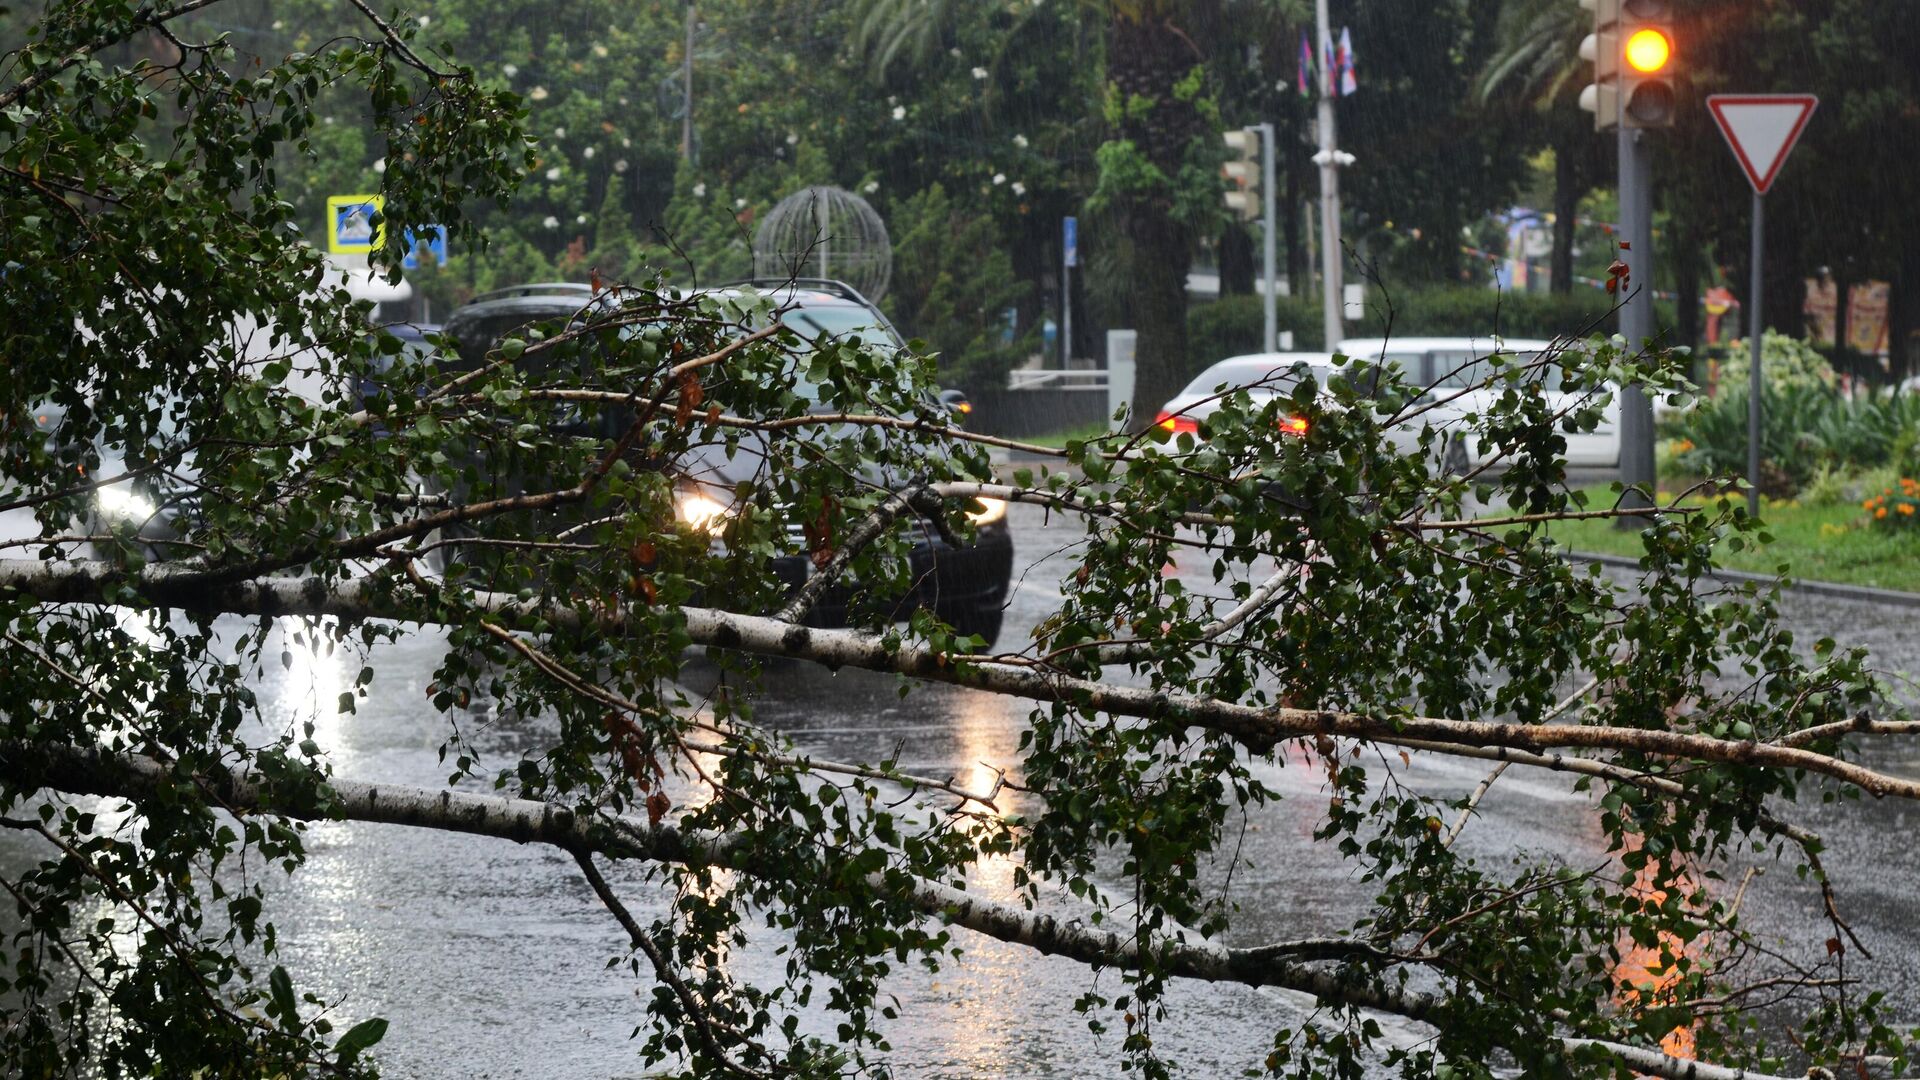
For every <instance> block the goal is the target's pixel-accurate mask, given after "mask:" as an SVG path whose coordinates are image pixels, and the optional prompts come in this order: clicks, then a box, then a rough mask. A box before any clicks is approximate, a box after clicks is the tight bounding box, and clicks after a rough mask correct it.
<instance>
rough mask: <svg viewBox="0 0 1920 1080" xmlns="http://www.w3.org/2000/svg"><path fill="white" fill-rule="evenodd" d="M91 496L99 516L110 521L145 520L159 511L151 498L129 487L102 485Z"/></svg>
mask: <svg viewBox="0 0 1920 1080" xmlns="http://www.w3.org/2000/svg"><path fill="white" fill-rule="evenodd" d="M93 497H94V505H96V506H98V507H99V508H100V514H101V516H102V517H105V518H107V519H108V520H110V521H135V522H138V521H146V520H147V519H148V518H151V517H152V516H153V515H154V514H156V513H158V512H159V507H157V506H155V505H153V500H152V499H149V498H147V497H146V496H145V495H141V494H140V493H138V492H136V491H134V490H133V489H132V488H130V487H104V488H101V489H100V490H99V491H97V492H95V493H94V496H93Z"/></svg>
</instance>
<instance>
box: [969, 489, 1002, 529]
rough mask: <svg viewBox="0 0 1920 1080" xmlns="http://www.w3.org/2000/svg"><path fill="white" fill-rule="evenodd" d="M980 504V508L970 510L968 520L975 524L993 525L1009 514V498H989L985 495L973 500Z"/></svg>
mask: <svg viewBox="0 0 1920 1080" xmlns="http://www.w3.org/2000/svg"><path fill="white" fill-rule="evenodd" d="M973 501H974V502H976V503H979V504H980V509H978V510H968V511H967V520H968V521H971V522H973V523H974V524H975V525H991V524H993V523H994V522H996V521H999V520H1000V519H1001V518H1003V517H1006V516H1007V500H1005V499H989V498H986V497H984V496H982V497H980V498H976V499H974V500H973Z"/></svg>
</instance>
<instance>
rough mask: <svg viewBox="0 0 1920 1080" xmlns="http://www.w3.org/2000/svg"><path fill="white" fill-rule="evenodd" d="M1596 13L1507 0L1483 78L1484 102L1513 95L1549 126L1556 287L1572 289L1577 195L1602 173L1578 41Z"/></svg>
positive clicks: (1570, 3) (1551, 0)
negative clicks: (1584, 96) (1585, 107)
mask: <svg viewBox="0 0 1920 1080" xmlns="http://www.w3.org/2000/svg"><path fill="white" fill-rule="evenodd" d="M1590 29H1591V17H1590V16H1588V15H1587V13H1586V12H1584V11H1583V10H1581V8H1580V6H1579V4H1578V3H1577V2H1576V0H1508V2H1507V6H1506V7H1505V8H1504V9H1503V10H1502V11H1501V13H1500V21H1499V26H1498V34H1499V40H1500V47H1499V49H1498V51H1497V52H1496V53H1495V54H1494V55H1493V57H1492V58H1491V59H1490V60H1489V61H1488V62H1487V67H1486V70H1485V72H1483V73H1482V75H1481V77H1480V87H1479V89H1480V101H1481V103H1482V104H1488V103H1491V102H1493V101H1494V100H1495V98H1497V97H1499V96H1501V95H1503V94H1512V95H1516V96H1517V97H1518V99H1519V100H1521V101H1523V102H1525V103H1526V104H1527V105H1528V106H1529V107H1530V108H1532V109H1533V110H1534V111H1535V112H1536V113H1538V114H1539V115H1540V117H1541V119H1542V121H1543V122H1544V124H1545V127H1546V136H1547V145H1549V146H1550V147H1552V148H1553V163H1554V170H1553V263H1552V269H1551V274H1550V277H1551V279H1552V284H1553V291H1554V292H1558V293H1564V292H1569V291H1571V290H1572V288H1573V227H1574V221H1575V217H1576V215H1577V214H1578V213H1579V209H1580V200H1581V198H1582V197H1584V196H1585V195H1586V193H1587V192H1588V191H1589V190H1591V189H1592V188H1593V187H1594V186H1595V184H1596V183H1597V182H1599V181H1600V180H1601V179H1602V178H1603V177H1602V172H1603V170H1604V168H1605V155H1604V153H1603V150H1604V147H1603V140H1601V139H1600V138H1598V137H1597V136H1596V135H1595V134H1594V131H1593V120H1592V118H1591V117H1589V116H1588V115H1587V114H1586V113H1585V112H1582V111H1581V109H1580V89H1581V87H1582V85H1584V82H1585V79H1584V75H1585V74H1586V66H1587V65H1586V61H1584V60H1581V59H1580V40H1581V39H1582V38H1583V37H1585V36H1586V34H1587V32H1588V30H1590Z"/></svg>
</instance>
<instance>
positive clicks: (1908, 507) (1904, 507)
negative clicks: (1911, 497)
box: [1900, 503, 1913, 517]
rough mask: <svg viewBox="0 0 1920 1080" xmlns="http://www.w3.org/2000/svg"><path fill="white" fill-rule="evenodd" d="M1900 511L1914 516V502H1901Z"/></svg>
mask: <svg viewBox="0 0 1920 1080" xmlns="http://www.w3.org/2000/svg"><path fill="white" fill-rule="evenodd" d="M1900 512H1901V513H1903V514H1905V515H1907V516H1908V517H1912V516H1913V504H1912V503H1901V504H1900Z"/></svg>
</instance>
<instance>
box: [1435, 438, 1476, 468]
mask: <svg viewBox="0 0 1920 1080" xmlns="http://www.w3.org/2000/svg"><path fill="white" fill-rule="evenodd" d="M1472 467H1473V460H1472V459H1471V458H1469V457H1468V456H1467V438H1466V436H1464V435H1453V436H1450V437H1448V439H1447V449H1446V451H1445V452H1444V453H1443V454H1442V456H1441V458H1440V471H1441V472H1442V473H1444V474H1445V475H1447V476H1465V475H1466V474H1467V470H1469V469H1471V468H1472Z"/></svg>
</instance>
